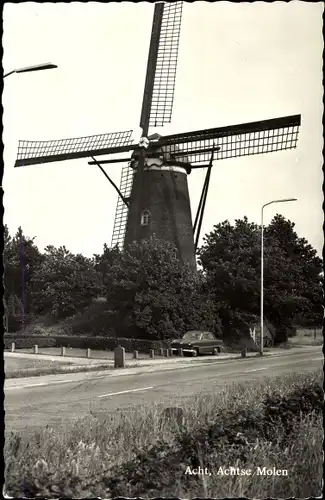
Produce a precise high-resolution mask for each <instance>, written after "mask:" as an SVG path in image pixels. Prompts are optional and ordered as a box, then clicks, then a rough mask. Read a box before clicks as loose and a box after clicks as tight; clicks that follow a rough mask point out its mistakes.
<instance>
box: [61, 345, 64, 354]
mask: <svg viewBox="0 0 325 500" xmlns="http://www.w3.org/2000/svg"><path fill="white" fill-rule="evenodd" d="M61 356H65V347H61Z"/></svg>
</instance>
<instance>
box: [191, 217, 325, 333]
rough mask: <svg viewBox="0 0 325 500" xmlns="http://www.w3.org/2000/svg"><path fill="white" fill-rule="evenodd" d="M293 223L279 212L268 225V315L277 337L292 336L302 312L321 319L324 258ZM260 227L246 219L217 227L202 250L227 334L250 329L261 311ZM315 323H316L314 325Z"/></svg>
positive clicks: (265, 280)
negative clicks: (292, 328) (300, 236)
mask: <svg viewBox="0 0 325 500" xmlns="http://www.w3.org/2000/svg"><path fill="white" fill-rule="evenodd" d="M293 228H294V223H292V222H291V221H287V220H285V219H284V217H282V216H281V215H276V216H275V217H274V218H273V220H272V221H271V223H270V224H269V226H267V227H265V229H264V231H265V232H264V314H265V318H267V320H268V321H269V322H270V323H271V324H273V325H274V326H275V329H276V341H279V342H280V341H284V340H286V338H287V334H288V328H290V327H291V325H292V322H293V320H294V318H295V316H296V315H297V314H298V313H302V314H304V315H309V316H310V317H312V318H313V321H314V322H315V323H316V324H319V322H320V321H322V319H321V318H322V316H323V307H322V302H323V301H322V282H321V278H320V276H321V271H322V261H321V259H320V258H319V257H317V255H316V251H315V250H314V249H312V247H311V246H310V245H308V243H307V241H306V240H305V239H304V238H298V235H297V233H296V232H294V230H293ZM260 252H261V228H260V227H259V226H258V225H256V224H253V223H250V222H249V221H248V219H247V217H244V219H243V220H239V219H237V220H235V224H234V225H231V224H230V222H229V221H224V222H222V223H220V224H217V225H215V226H214V229H213V231H212V232H210V233H209V234H207V235H206V237H205V239H204V244H203V246H202V247H201V248H200V249H199V250H198V256H199V262H200V264H201V265H202V268H203V271H204V274H205V276H206V279H207V283H208V286H209V289H210V291H211V293H212V295H213V298H214V300H215V302H216V303H217V304H218V313H219V316H220V319H221V322H222V327H223V330H224V334H225V335H226V336H228V337H229V336H232V335H234V333H238V332H242V331H246V332H247V331H248V326H249V325H250V324H252V323H255V322H256V318H257V316H258V315H259V313H260V280H261V270H260V267H261V260H260ZM315 323H314V324H315Z"/></svg>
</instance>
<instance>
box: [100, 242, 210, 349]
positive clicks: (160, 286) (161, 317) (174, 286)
mask: <svg viewBox="0 0 325 500" xmlns="http://www.w3.org/2000/svg"><path fill="white" fill-rule="evenodd" d="M174 253H175V248H174V247H173V246H172V245H171V244H169V243H168V242H164V241H159V240H157V239H155V238H153V239H152V240H150V241H143V242H141V243H133V244H132V245H130V246H129V248H128V249H127V251H125V252H121V253H116V254H115V258H114V259H113V262H112V263H110V265H108V266H107V274H106V278H105V283H106V290H107V302H108V304H109V306H110V308H111V319H112V323H113V324H114V328H115V329H116V330H117V332H118V335H119V336H133V337H135V336H136V337H139V338H147V339H153V340H154V339H168V338H171V337H174V336H178V335H180V334H181V333H184V332H185V331H186V330H187V329H190V328H199V327H204V325H209V327H210V328H212V329H213V328H214V327H215V325H216V323H217V321H216V317H215V314H214V313H213V312H212V311H213V304H212V302H211V301H210V300H209V298H208V297H207V296H206V297H203V295H202V291H203V287H202V283H201V281H202V278H199V277H198V276H196V275H194V274H193V273H192V272H191V271H190V270H189V268H188V267H186V266H184V265H182V264H181V263H180V262H179V261H178V260H177V259H174V258H173V256H174ZM200 280H201V281H200Z"/></svg>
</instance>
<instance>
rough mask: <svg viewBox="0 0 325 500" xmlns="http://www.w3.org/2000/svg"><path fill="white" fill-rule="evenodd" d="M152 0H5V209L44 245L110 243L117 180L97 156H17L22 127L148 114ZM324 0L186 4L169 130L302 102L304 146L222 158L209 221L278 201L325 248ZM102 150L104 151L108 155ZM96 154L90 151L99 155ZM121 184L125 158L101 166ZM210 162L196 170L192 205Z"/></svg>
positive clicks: (272, 112) (93, 125)
mask: <svg viewBox="0 0 325 500" xmlns="http://www.w3.org/2000/svg"><path fill="white" fill-rule="evenodd" d="M153 9H154V6H153V4H150V3H147V2H141V3H130V2H121V3H115V2H108V3H96V2H87V3H81V2H71V3H60V2H59V3H52V2H50V3H47V2H45V3H34V2H23V3H18V4H13V3H9V2H8V3H5V5H4V10H3V41H2V43H3V51H4V54H3V61H2V64H3V69H4V72H5V73H7V72H9V71H11V70H12V69H14V68H20V67H26V66H31V65H34V64H39V63H44V62H52V63H54V64H57V65H58V68H57V69H54V70H47V71H40V72H34V73H25V74H13V75H11V76H9V77H8V78H6V79H5V80H4V91H3V95H2V105H3V108H4V115H3V126H4V130H3V142H4V164H5V173H4V179H3V188H4V207H5V215H4V222H5V223H6V224H7V225H8V226H9V231H10V232H11V233H15V232H16V230H17V228H18V227H19V226H22V228H23V231H24V233H25V234H26V235H28V236H30V237H33V236H35V237H36V240H35V241H36V243H37V245H38V247H39V248H40V249H41V250H43V249H44V247H45V246H47V245H50V244H51V245H54V246H61V245H65V246H66V247H67V248H68V249H69V250H70V251H72V252H74V253H82V254H84V255H87V256H89V257H91V256H92V255H93V254H94V253H100V252H101V251H102V248H103V244H104V243H105V242H106V243H107V244H108V245H109V246H110V243H111V236H112V230H113V223H114V216H115V208H116V203H117V193H116V191H115V190H114V188H113V187H112V186H111V185H110V184H109V182H108V181H107V180H106V179H105V177H104V176H103V174H102V173H101V172H100V170H99V169H98V167H96V166H90V165H88V159H87V158H84V159H80V160H73V161H64V162H57V163H49V164H45V165H35V166H34V165H33V166H28V167H22V168H14V163H15V159H16V154H17V147H18V140H19V139H25V140H51V139H62V138H69V137H78V136H87V135H92V134H101V133H107V132H115V131H123V130H129V129H133V130H134V131H135V136H139V133H140V129H139V120H140V111H141V105H142V95H143V87H144V80H145V71H146V65H147V57H148V49H149V39H150V33H151V24H152V16H153ZM322 13H323V3H322V2H316V3H309V2H301V1H295V0H293V1H291V2H288V3H286V2H278V1H276V2H273V3H267V2H253V3H230V2H223V1H220V2H219V1H217V2H212V3H209V2H194V3H191V4H190V3H185V4H184V7H183V17H182V26H181V35H180V46H179V58H178V66H177V76H176V89H175V99H174V109H173V116H172V123H171V124H168V125H165V126H164V128H160V129H158V130H153V132H155V131H158V132H160V133H162V134H165V135H167V134H173V133H180V132H189V131H192V130H198V129H205V128H210V127H219V126H220V127H221V126H227V125H235V124H240V123H246V122H250V121H257V120H264V119H270V118H277V117H281V116H287V115H294V114H301V115H302V124H301V129H300V134H299V140H298V145H297V148H296V149H293V150H288V151H281V152H276V153H270V154H266V155H256V156H251V157H244V158H235V159H225V160H221V161H216V162H215V163H214V166H213V170H212V174H211V180H210V189H209V194H208V199H207V204H206V210H205V216H204V221H203V226H202V232H201V242H200V243H202V240H203V237H204V235H205V234H206V233H209V232H210V231H212V230H213V225H215V224H218V223H219V222H222V221H224V220H226V219H228V220H229V221H230V222H232V223H233V222H234V220H235V219H241V218H243V217H244V216H247V217H248V219H249V221H251V222H256V223H260V218H261V207H262V205H263V204H265V203H267V202H269V201H271V200H274V199H281V198H292V197H294V198H297V201H296V202H292V203H282V204H278V205H271V206H270V207H267V208H266V209H265V212H264V221H265V224H268V223H269V222H270V220H271V219H272V217H273V216H274V215H275V214H276V213H281V214H282V215H283V216H284V217H286V218H288V219H290V220H291V221H293V222H294V223H295V224H296V227H295V229H296V231H297V233H298V235H299V236H300V237H304V238H306V239H307V240H308V241H309V243H310V244H311V245H312V246H313V247H314V248H315V249H316V250H317V251H318V253H319V254H320V255H321V253H322V248H323V230H322V225H323V211H322V203H323V193H322V182H323V175H322V164H323V157H322V148H323V136H322V114H323V104H322V98H323V87H322V50H323V37H322ZM102 158H104V157H102ZM89 160H90V159H89ZM105 168H106V171H107V172H108V173H109V175H110V176H111V178H112V179H113V181H114V182H115V183H116V184H119V180H120V172H121V164H111V165H108V166H106V167H105ZM204 176H205V170H201V169H200V170H197V171H193V172H192V173H191V174H190V176H189V178H188V182H189V191H190V197H191V205H192V216H193V219H194V217H195V213H196V209H197V205H198V202H199V198H200V194H201V189H202V186H203V182H204Z"/></svg>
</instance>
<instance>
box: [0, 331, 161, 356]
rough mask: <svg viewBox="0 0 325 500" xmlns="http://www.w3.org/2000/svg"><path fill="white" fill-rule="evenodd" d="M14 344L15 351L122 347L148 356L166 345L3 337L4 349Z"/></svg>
mask: <svg viewBox="0 0 325 500" xmlns="http://www.w3.org/2000/svg"><path fill="white" fill-rule="evenodd" d="M12 342H15V345H16V349H28V348H31V347H33V346H34V345H35V344H37V345H38V347H40V348H42V347H43V348H46V347H74V348H75V349H93V350H95V351H96V350H107V351H112V350H114V349H115V347H116V346H117V345H120V346H121V347H124V349H125V350H126V352H133V351H139V352H142V353H145V354H148V353H149V351H150V349H155V350H158V349H159V348H160V347H166V346H168V344H164V343H161V342H158V341H157V342H152V341H151V340H141V339H128V338H116V337H76V336H75V335H60V336H57V335H56V336H51V337H44V336H41V337H40V336H38V335H31V336H20V335H19V336H18V335H14V334H12V335H10V334H9V335H5V337H4V344H5V349H9V348H10V347H11V343H12Z"/></svg>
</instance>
